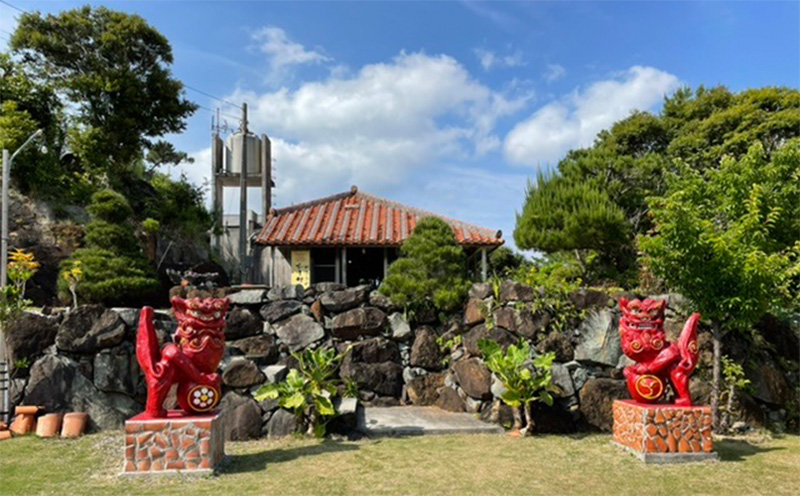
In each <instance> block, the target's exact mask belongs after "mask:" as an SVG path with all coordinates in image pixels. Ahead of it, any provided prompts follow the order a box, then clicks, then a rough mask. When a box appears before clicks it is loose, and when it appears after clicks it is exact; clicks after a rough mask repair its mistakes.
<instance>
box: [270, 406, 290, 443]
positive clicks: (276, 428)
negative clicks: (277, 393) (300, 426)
mask: <svg viewBox="0 0 800 496" xmlns="http://www.w3.org/2000/svg"><path fill="white" fill-rule="evenodd" d="M295 432H297V416H296V415H295V414H294V413H292V412H290V411H289V410H284V409H283V408H281V409H280V410H276V411H275V413H273V414H272V416H271V417H270V419H269V423H268V424H267V436H269V437H270V438H278V437H286V436H291V435H292V434H294V433H295Z"/></svg>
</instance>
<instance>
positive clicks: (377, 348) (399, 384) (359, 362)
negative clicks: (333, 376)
mask: <svg viewBox="0 0 800 496" xmlns="http://www.w3.org/2000/svg"><path fill="white" fill-rule="evenodd" d="M339 374H340V375H341V377H342V378H343V379H350V380H353V381H355V383H356V384H357V385H358V387H359V389H361V390H368V391H373V392H375V393H378V394H381V395H386V396H393V397H399V396H400V394H401V392H402V390H403V366H402V365H400V350H399V349H398V347H397V344H396V343H394V342H392V341H389V340H387V339H383V338H373V339H369V340H366V341H360V342H358V343H354V344H353V347H352V348H351V349H350V352H349V353H348V354H347V355H346V356H345V357H344V360H343V361H342V365H341V367H340V369H339Z"/></svg>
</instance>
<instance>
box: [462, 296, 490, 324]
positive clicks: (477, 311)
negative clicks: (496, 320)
mask: <svg viewBox="0 0 800 496" xmlns="http://www.w3.org/2000/svg"><path fill="white" fill-rule="evenodd" d="M485 309H486V303H484V301H483V300H479V299H477V298H470V299H469V301H467V307H466V309H464V325H466V326H474V325H477V324H480V323H481V322H483V321H484V320H486V316H485V315H484V312H485V311H486V310H485Z"/></svg>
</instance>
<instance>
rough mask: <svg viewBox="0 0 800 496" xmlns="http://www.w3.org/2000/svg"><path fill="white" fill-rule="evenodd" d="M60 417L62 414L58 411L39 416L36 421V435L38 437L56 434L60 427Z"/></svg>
mask: <svg viewBox="0 0 800 496" xmlns="http://www.w3.org/2000/svg"><path fill="white" fill-rule="evenodd" d="M62 417H63V415H62V414H60V413H48V414H47V415H43V416H41V417H39V420H38V421H37V422H36V435H37V436H39V437H55V436H58V432H59V430H60V429H61V418H62Z"/></svg>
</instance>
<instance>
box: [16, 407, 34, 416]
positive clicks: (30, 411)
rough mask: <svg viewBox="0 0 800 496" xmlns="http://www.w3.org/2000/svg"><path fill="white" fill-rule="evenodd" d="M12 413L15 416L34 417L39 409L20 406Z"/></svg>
mask: <svg viewBox="0 0 800 496" xmlns="http://www.w3.org/2000/svg"><path fill="white" fill-rule="evenodd" d="M14 412H15V413H16V414H17V415H25V414H31V415H36V414H37V413H39V407H38V406H32V405H20V406H18V407H17V408H16V409H15V410H14Z"/></svg>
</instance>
